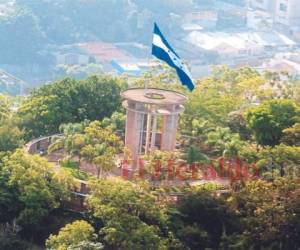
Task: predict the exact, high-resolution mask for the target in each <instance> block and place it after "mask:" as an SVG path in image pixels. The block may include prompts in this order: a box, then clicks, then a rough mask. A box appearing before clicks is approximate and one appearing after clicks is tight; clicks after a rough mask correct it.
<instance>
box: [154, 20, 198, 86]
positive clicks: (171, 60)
mask: <svg viewBox="0 0 300 250" xmlns="http://www.w3.org/2000/svg"><path fill="white" fill-rule="evenodd" d="M152 55H154V56H155V57H157V58H158V59H160V60H162V61H165V62H166V63H167V64H168V65H169V66H171V67H172V68H174V69H176V72H177V75H178V77H179V79H180V81H181V82H182V84H183V85H185V86H187V87H188V89H189V90H190V91H192V90H193V89H194V88H195V85H194V83H193V80H192V76H191V73H190V71H189V69H188V68H187V66H186V65H185V64H184V63H182V61H181V59H180V57H179V56H178V55H177V54H176V52H175V51H174V50H173V49H172V47H171V46H170V45H169V43H168V42H167V40H166V39H165V37H164V36H163V34H162V33H161V31H160V30H159V28H158V26H157V24H156V23H154V34H153V42H152Z"/></svg>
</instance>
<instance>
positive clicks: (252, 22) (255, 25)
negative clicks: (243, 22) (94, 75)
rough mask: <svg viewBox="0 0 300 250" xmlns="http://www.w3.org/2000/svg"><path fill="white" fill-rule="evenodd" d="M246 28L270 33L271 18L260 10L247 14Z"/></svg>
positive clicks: (271, 26)
mask: <svg viewBox="0 0 300 250" xmlns="http://www.w3.org/2000/svg"><path fill="white" fill-rule="evenodd" d="M247 27H248V28H250V29H254V30H261V31H271V30H272V28H273V18H272V16H271V15H270V14H269V13H268V12H266V11H262V10H251V11H248V12H247Z"/></svg>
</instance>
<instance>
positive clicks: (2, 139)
mask: <svg viewBox="0 0 300 250" xmlns="http://www.w3.org/2000/svg"><path fill="white" fill-rule="evenodd" d="M23 135H24V133H23V131H21V130H20V129H19V128H18V127H17V126H16V125H15V124H13V122H12V121H11V120H6V121H5V122H4V123H3V124H2V125H0V151H2V152H6V151H13V150H15V149H16V148H19V147H21V146H22V145H23V143H24V142H23V140H22V138H23Z"/></svg>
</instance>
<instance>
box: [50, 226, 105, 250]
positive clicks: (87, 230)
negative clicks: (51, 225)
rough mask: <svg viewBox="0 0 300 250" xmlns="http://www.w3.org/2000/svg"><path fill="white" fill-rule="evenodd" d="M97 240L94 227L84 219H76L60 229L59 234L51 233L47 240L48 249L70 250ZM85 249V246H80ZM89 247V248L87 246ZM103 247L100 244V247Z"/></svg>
mask: <svg viewBox="0 0 300 250" xmlns="http://www.w3.org/2000/svg"><path fill="white" fill-rule="evenodd" d="M95 240H96V234H95V230H94V228H93V227H92V226H91V225H90V224H89V223H88V222H86V221H84V220H78V221H74V222H73V223H71V224H67V225H66V226H64V227H63V228H62V229H60V231H59V233H58V234H57V235H52V234H51V235H50V236H49V238H48V240H47V241H46V247H47V249H56V250H68V249H76V247H78V246H79V245H80V244H83V243H84V244H85V245H86V246H87V243H88V242H89V243H93V242H94V241H95ZM78 249H84V248H78ZM85 249H88V248H85ZM92 249H102V247H101V248H100V246H99V247H98V248H92Z"/></svg>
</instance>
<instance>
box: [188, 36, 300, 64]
mask: <svg viewBox="0 0 300 250" xmlns="http://www.w3.org/2000/svg"><path fill="white" fill-rule="evenodd" d="M184 41H186V42H188V43H190V44H192V45H194V46H196V47H198V48H200V49H202V50H205V51H214V52H216V53H217V54H218V55H219V56H220V58H221V59H230V58H231V59H236V58H243V57H244V58H245V57H264V56H269V55H272V54H273V53H275V52H278V51H285V50H289V49H291V48H293V47H295V46H296V45H297V43H296V42H294V41H293V40H292V39H290V38H289V37H287V36H285V35H283V34H281V33H278V32H232V33H225V32H198V31H193V32H190V33H189V34H188V36H187V37H186V38H184Z"/></svg>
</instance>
